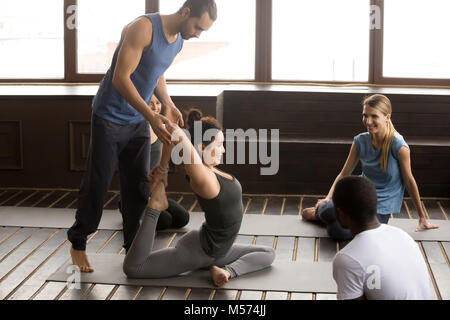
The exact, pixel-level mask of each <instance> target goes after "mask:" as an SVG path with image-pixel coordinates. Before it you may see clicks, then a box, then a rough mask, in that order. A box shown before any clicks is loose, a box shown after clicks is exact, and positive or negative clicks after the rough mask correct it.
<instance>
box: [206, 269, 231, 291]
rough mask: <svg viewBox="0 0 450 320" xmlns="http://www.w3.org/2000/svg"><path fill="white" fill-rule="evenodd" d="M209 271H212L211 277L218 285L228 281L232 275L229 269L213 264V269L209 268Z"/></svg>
mask: <svg viewBox="0 0 450 320" xmlns="http://www.w3.org/2000/svg"><path fill="white" fill-rule="evenodd" d="M209 272H210V273H211V278H212V280H213V282H214V284H215V285H216V286H217V287H221V286H223V285H224V284H225V283H227V282H228V281H229V280H228V279H229V278H230V276H231V275H230V273H229V272H228V271H227V270H225V269H222V268H219V267H217V266H212V267H211V269H209Z"/></svg>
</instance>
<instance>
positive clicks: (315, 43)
mask: <svg viewBox="0 0 450 320" xmlns="http://www.w3.org/2000/svg"><path fill="white" fill-rule="evenodd" d="M369 12H370V1H369V0H346V1H337V0H281V1H275V2H274V3H273V40H272V41H273V46H272V66H273V67H272V68H273V69H272V70H273V71H272V78H273V79H276V80H309V81H361V82H367V81H368V75H369V45H370V41H369V37H370V32H369V31H370V30H369V22H370V15H369Z"/></svg>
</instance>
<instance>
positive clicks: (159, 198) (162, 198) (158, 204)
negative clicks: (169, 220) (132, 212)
mask: <svg viewBox="0 0 450 320" xmlns="http://www.w3.org/2000/svg"><path fill="white" fill-rule="evenodd" d="M147 206H148V207H149V208H151V209H155V210H157V211H164V210H166V209H167V208H168V207H169V203H168V202H167V197H166V189H165V187H164V183H163V182H159V183H158V184H157V185H156V186H155V187H154V188H153V190H152V196H151V197H150V199H149V200H148V204H147Z"/></svg>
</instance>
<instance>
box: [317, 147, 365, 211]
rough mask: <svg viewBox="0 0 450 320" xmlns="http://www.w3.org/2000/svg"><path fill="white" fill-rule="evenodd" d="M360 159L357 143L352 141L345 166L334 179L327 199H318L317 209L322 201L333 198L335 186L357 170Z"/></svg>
mask: <svg viewBox="0 0 450 320" xmlns="http://www.w3.org/2000/svg"><path fill="white" fill-rule="evenodd" d="M358 160H359V155H358V152H357V151H356V147H355V143H352V146H351V148H350V152H349V153H348V156H347V160H346V161H345V164H344V167H343V168H342V170H341V172H339V174H338V176H337V177H336V179H334V182H333V184H332V185H331V188H330V191H328V195H327V196H326V197H325V199H321V200H319V201H317V204H316V206H315V208H316V209H317V208H318V206H319V205H320V204H321V203H323V202H326V201H328V200H331V198H332V197H333V192H334V187H335V186H336V184H337V183H338V181H339V180H341V179H342V178H344V177H346V176H349V175H351V174H352V172H353V170H355V168H356V165H357V164H358Z"/></svg>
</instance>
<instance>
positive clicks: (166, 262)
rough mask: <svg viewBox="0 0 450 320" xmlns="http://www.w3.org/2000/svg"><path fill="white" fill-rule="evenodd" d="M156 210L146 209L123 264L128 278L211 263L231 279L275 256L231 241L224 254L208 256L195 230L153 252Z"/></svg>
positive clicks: (267, 250)
mask: <svg viewBox="0 0 450 320" xmlns="http://www.w3.org/2000/svg"><path fill="white" fill-rule="evenodd" d="M159 213H160V212H159V211H156V210H153V209H150V208H147V210H146V211H145V217H144V220H143V221H142V224H141V226H140V228H139V230H138V232H137V234H136V237H135V238H134V241H133V244H132V245H131V247H130V249H129V250H128V253H127V255H126V257H125V260H124V263H123V271H124V273H125V274H126V275H127V277H129V278H166V277H172V276H176V275H179V274H181V273H183V272H187V271H192V270H196V269H201V268H210V267H212V266H218V267H222V268H225V269H226V270H228V271H229V272H230V274H231V277H230V278H234V277H237V276H239V275H243V274H246V273H249V272H253V271H257V270H261V269H264V268H267V267H268V266H270V265H271V264H272V262H273V261H274V259H275V251H274V250H273V249H272V248H270V247H265V246H255V245H239V244H234V245H233V246H232V247H231V248H230V250H229V251H228V252H227V254H226V255H225V256H223V257H220V258H213V257H210V256H208V255H207V254H206V253H205V252H204V251H203V248H202V247H201V244H200V232H199V231H198V230H195V231H190V232H188V233H186V234H185V235H184V236H183V237H181V238H180V240H179V241H178V243H177V244H176V246H175V247H173V248H164V249H160V250H156V251H153V252H152V247H153V242H154V238H155V230H156V224H157V222H158V217H159Z"/></svg>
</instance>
